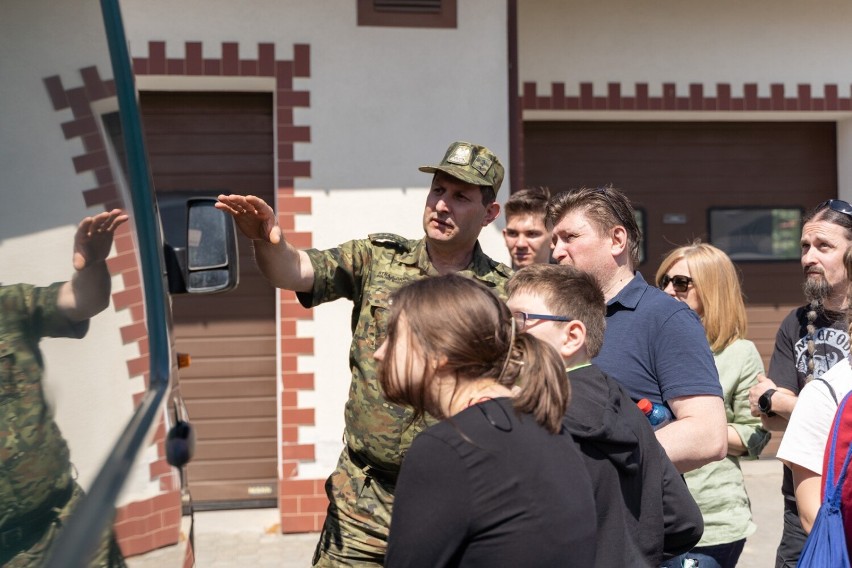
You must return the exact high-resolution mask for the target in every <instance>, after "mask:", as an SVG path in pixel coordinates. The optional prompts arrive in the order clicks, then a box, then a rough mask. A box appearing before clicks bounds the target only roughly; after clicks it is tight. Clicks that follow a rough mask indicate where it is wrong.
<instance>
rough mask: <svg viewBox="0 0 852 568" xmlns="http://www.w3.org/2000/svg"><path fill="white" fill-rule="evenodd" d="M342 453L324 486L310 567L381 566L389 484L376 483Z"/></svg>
mask: <svg viewBox="0 0 852 568" xmlns="http://www.w3.org/2000/svg"><path fill="white" fill-rule="evenodd" d="M366 469H368V468H364V467H363V465H362V464H356V463H355V462H354V461H353V457H352V456H350V454H349V450H348V448H344V449H343V453H342V454H341V455H340V460H338V462H337V468H336V469H335V470H334V473H332V474H331V476H330V477H329V478H328V480H327V481H326V482H325V492H326V494H327V495H328V500H329V505H328V514H327V515H326V518H325V525H323V528H322V534H321V535H320V539H319V543H317V549H316V552H315V553H314V560H313V565H314V566H320V567H323V568H331V567H336V566H381V565H382V564H383V563H384V559H385V551H386V550H387V545H388V532H389V530H390V521H391V507H392V505H393V490H394V486H393V482H392V481H388V480H387V479H386V478H385V479H382V480H380V479H378V478H377V477H375V476H370V475H368V474H367V473H366V471H365V470H366Z"/></svg>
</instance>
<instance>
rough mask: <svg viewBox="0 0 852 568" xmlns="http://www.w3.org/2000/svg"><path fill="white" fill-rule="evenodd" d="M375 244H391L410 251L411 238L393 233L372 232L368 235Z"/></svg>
mask: <svg viewBox="0 0 852 568" xmlns="http://www.w3.org/2000/svg"><path fill="white" fill-rule="evenodd" d="M368 237H369V239H370V242H371V243H373V244H374V245H380V246H386V247H387V246H390V247H394V248H397V249H400V250H404V251H410V250H411V246H410V245H409V240H408V239H406V238H405V237H401V236H399V235H395V234H393V233H372V234H370V235H368Z"/></svg>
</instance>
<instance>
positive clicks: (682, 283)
mask: <svg viewBox="0 0 852 568" xmlns="http://www.w3.org/2000/svg"><path fill="white" fill-rule="evenodd" d="M669 282H671V284H672V288H674V291H675V292H680V293H681V294H683V293H684V292H686V291H687V290H688V289H689V285H690V284H692V278H690V277H689V276H683V275H682V274H677V275H675V276H669V275H668V274H666V275H664V276H663V277H662V278H660V283H659V286H660V290H665V289H666V286H668V285H669Z"/></svg>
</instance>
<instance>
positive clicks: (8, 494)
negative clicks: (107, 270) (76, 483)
mask: <svg viewBox="0 0 852 568" xmlns="http://www.w3.org/2000/svg"><path fill="white" fill-rule="evenodd" d="M61 286H62V283H61V282H57V283H55V284H52V285H50V286H48V287H44V288H43V287H36V286H31V285H28V284H15V285H9V286H2V287H0V531H2V530H5V529H8V528H9V527H8V526H6V523H7V522H8V520H9V519H14V518H15V517H19V516H21V515H26V514H27V513H28V512H31V511H33V510H36V509H38V508H39V506H40V505H41V504H42V503H43V502H45V499H46V498H47V497H48V495H50V494H51V493H52V492H54V491H55V490H57V489H63V488H65V487H67V486H68V483H69V482H70V481H71V477H70V471H71V463H70V460H69V455H68V446H67V444H66V443H65V440H64V439H63V438H62V435H61V434H60V432H59V428H58V426H57V425H56V423H55V422H54V420H53V415H52V412H51V410H50V408H49V407H48V405H47V402H46V400H45V398H44V391H43V389H42V372H43V368H44V363H43V361H42V355H41V351H40V350H39V347H38V342H39V340H40V339H41V338H42V337H72V338H81V337H83V336H84V335H85V334H86V331H87V330H88V321H86V322H82V323H76V324H75V323H74V322H71V321H69V320H68V319H67V318H65V317H64V316H63V315H62V313H61V312H60V311H59V309H58V308H57V305H56V302H57V296H58V294H59V288H60V287H61Z"/></svg>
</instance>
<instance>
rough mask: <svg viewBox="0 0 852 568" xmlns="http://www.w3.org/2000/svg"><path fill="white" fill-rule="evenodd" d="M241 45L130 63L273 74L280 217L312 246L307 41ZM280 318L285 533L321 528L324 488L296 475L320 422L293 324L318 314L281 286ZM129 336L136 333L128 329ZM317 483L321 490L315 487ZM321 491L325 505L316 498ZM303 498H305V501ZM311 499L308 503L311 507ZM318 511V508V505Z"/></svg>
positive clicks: (159, 47)
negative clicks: (298, 113) (282, 46)
mask: <svg viewBox="0 0 852 568" xmlns="http://www.w3.org/2000/svg"><path fill="white" fill-rule="evenodd" d="M239 48H240V46H239V44H238V43H235V42H225V43H223V44H222V46H221V57H219V58H209V59H204V58H203V57H202V44H201V42H197V41H196V42H186V43H185V55H184V57H183V58H177V59H169V58H167V57H166V51H167V50H166V44H165V42H162V41H152V42H149V43H148V57H134V58H133V69H134V71H135V72H136V74H137V75H194V76H208V77H209V76H217V77H218V76H230V77H271V78H274V79H275V104H276V107H277V108H276V113H275V116H276V119H277V123H276V124H275V130H276V133H277V147H276V149H275V152H276V155H275V160H276V164H277V166H278V167H277V170H278V177H277V180H276V181H277V192H276V203H275V207H276V210H277V211H278V222H279V224H280V225H281V227H283V228H284V230H286V231H287V239H288V240H289V241H290V242H291V243H293V244H294V245H295V246H297V247H299V248H307V247H310V246H311V243H312V235H311V234H310V233H300V232H296V231H295V230H294V228H295V224H296V215H300V214H310V212H311V200H310V199H309V198H304V197H295V195H294V181H295V179H296V178H302V177H310V176H311V163H310V162H309V161H304V160H297V159H295V152H294V146H295V144H308V143H310V142H311V128H310V126H304V125H296V124H294V121H293V109H294V108H297V107H310V104H311V98H310V92H309V91H299V90H295V89H294V88H293V83H294V81H293V80H294V78H307V77H310V62H311V59H310V55H311V53H310V45H307V44H295V45H294V46H293V59H292V60H287V59H276V54H275V44H273V43H259V44H258V50H257V54H258V55H257V59H243V58H241V57H240V52H239ZM279 294H280V296H279V298H280V299H279V301H280V302H281V306H280V313H281V321H279V322H278V325H279V328H280V335H281V370H282V377H281V385H282V386H281V388H282V389H283V390H282V393H281V394H282V396H281V417H282V419H281V424H280V425H279V427H280V428H281V432H282V436H281V444H282V447H281V456H282V458H281V471H282V478H281V479H280V480H279V486H280V487H281V488H287V491H288V492H286V498H285V497H283V496H282V495H285V491H280V492H279V511H280V513H281V530H282V531H283V532H285V533H286V532H304V531H316V530H319V529H320V527H321V526H322V523H323V520H324V518H325V508H326V505H327V503H326V502H325V493H324V492H323V491H322V483H323V481H322V480H307V482H306V483H307V485H306V484H305V480H293V479H292V478H293V477H295V476H296V475H297V474H298V467H299V463H300V462H302V461H310V460H313V459H314V457H315V453H316V448H315V445H314V444H304V443H300V442H299V435H298V427H299V426H302V425H313V424H314V423H315V418H314V409H313V408H300V407H298V391H299V390H310V389H313V385H314V377H313V375H311V374H307V375H306V374H299V373H298V372H297V371H298V365H297V360H298V359H297V358H298V356H299V355H305V354H313V352H314V345H313V339H311V338H300V337H297V336H296V325H295V322H296V321H297V320H300V319H312V318H313V312H312V311H311V310H306V309H305V308H303V307H302V306H301V305H300V304H299V302H298V301H297V300H296V296H295V295H294V294H293V293H292V292H284V291H281V292H280V293H279ZM127 333H128V334H131V333H132V332H131V331H128V332H127ZM290 483H295V484H296V487H302V488H307V489H306V493H305V494H303V495H302V494H298V493H293V492H292V491H291V485H290ZM317 485H318V486H319V487H320V489H319V492H317V489H316V486H317ZM319 497H322V501H323V505H322V507H319V506H318V505H317V504H316V503H315V501H316V499H317V498H319ZM303 500H304V503H303ZM306 503H310V504H311V505H310V506H308V505H306ZM319 509H321V510H319Z"/></svg>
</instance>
